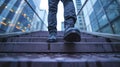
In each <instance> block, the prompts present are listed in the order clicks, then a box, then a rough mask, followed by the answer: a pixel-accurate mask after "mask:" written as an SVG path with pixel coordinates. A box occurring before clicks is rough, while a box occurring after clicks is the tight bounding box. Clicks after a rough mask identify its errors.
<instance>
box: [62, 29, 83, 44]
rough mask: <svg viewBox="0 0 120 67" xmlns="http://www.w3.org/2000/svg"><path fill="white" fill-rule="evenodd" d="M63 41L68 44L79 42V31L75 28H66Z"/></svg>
mask: <svg viewBox="0 0 120 67" xmlns="http://www.w3.org/2000/svg"><path fill="white" fill-rule="evenodd" d="M64 40H65V41H68V42H79V41H80V40H81V36H80V31H79V30H78V29H76V28H68V29H67V30H65V32H64Z"/></svg>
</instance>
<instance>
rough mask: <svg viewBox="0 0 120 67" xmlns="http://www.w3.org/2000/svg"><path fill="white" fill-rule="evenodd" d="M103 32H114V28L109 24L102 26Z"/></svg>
mask: <svg viewBox="0 0 120 67" xmlns="http://www.w3.org/2000/svg"><path fill="white" fill-rule="evenodd" d="M101 32H103V33H113V32H112V29H111V27H110V26H109V25H107V26H106V27H104V28H102V29H101Z"/></svg>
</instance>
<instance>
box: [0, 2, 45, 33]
mask: <svg viewBox="0 0 120 67" xmlns="http://www.w3.org/2000/svg"><path fill="white" fill-rule="evenodd" d="M37 1H39V2H40V0H37ZM35 3H36V0H35V1H34V0H0V33H9V32H27V31H35V30H41V29H42V27H41V26H43V25H44V23H43V20H42V19H41V18H40V15H39V14H38V12H39V10H38V9H39V7H38V6H39V5H40V4H39V3H38V5H37V4H35ZM41 24H42V25H41ZM32 25H34V26H36V29H34V30H33V27H32Z"/></svg>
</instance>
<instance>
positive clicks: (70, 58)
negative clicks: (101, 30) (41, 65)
mask: <svg viewBox="0 0 120 67" xmlns="http://www.w3.org/2000/svg"><path fill="white" fill-rule="evenodd" d="M0 61H4V62H5V61H7V62H8V61H15V62H18V61H19V62H20V61H24V62H29V61H31V62H57V61H58V62H97V61H99V62H114V61H116V62H120V54H119V53H118V54H110V53H108V54H107V53H101V54H94V53H91V54H90V53H88V54H79V53H78V54H58V53H57V54H6V53H4V54H0Z"/></svg>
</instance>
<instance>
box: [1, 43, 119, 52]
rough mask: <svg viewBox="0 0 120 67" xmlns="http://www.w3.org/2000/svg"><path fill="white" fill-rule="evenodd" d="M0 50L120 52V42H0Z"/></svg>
mask: <svg viewBox="0 0 120 67" xmlns="http://www.w3.org/2000/svg"><path fill="white" fill-rule="evenodd" d="M0 52H33V53H35V52H98V53H99V52H120V43H99V44H98V43H97V42H96V43H44V42H43V43H41V42H38V43H33V42H31V43H30V42H28V43H25V42H23V43H1V44H0Z"/></svg>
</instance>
